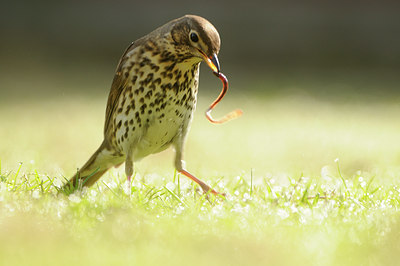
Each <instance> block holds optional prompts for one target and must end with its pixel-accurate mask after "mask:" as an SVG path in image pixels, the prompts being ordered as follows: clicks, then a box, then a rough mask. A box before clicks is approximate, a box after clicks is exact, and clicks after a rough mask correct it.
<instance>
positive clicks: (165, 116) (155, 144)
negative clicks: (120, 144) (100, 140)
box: [123, 105, 192, 160]
mask: <svg viewBox="0 0 400 266" xmlns="http://www.w3.org/2000/svg"><path fill="white" fill-rule="evenodd" d="M191 117H192V111H191V110H186V109H184V108H181V107H180V106H179V107H177V106H175V105H172V106H167V107H166V108H165V109H164V110H163V111H161V112H158V113H157V112H156V113H152V114H150V115H149V114H143V115H141V120H142V121H143V123H142V126H141V127H140V128H139V130H136V131H134V132H132V133H131V134H128V138H127V141H126V144H127V145H126V147H124V148H123V149H124V150H125V151H126V152H131V154H132V157H133V158H134V160H140V159H142V158H144V157H146V156H147V155H150V154H154V153H158V152H161V151H163V150H165V149H167V148H168V147H169V146H170V145H171V144H172V143H173V142H174V139H175V138H176V137H177V136H178V135H179V134H182V128H183V127H185V126H187V125H188V124H189V123H190V120H191Z"/></svg>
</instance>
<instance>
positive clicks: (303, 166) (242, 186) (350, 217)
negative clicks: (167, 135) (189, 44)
mask: <svg viewBox="0 0 400 266" xmlns="http://www.w3.org/2000/svg"><path fill="white" fill-rule="evenodd" d="M206 84H208V85H209V84H211V85H212V86H216V87H217V89H216V91H215V92H212V91H211V90H210V89H208V91H206V92H204V91H203V92H200V98H199V105H198V108H197V111H196V115H195V119H194V121H193V125H192V127H191V131H190V134H189V138H188V142H187V144H186V156H185V158H186V162H187V168H188V170H189V171H191V172H192V173H194V174H196V175H197V176H198V177H200V178H201V179H204V180H205V181H206V182H207V183H209V184H210V185H212V186H213V187H215V188H216V189H217V190H219V191H221V192H225V193H226V194H227V197H226V199H222V198H215V197H213V196H207V195H203V194H202V193H201V192H200V191H199V190H198V188H197V186H195V185H194V184H193V183H192V182H189V180H187V178H185V177H183V176H180V175H178V174H176V173H175V172H174V169H173V167H172V165H173V164H172V160H173V151H171V150H167V151H165V152H163V153H160V154H157V155H153V156H150V157H148V158H146V159H144V160H143V161H141V162H139V163H137V164H136V165H135V172H136V174H135V179H134V181H133V186H132V191H131V193H129V191H127V184H126V182H125V176H124V171H123V167H120V168H118V169H112V170H110V171H109V172H108V173H107V174H106V175H105V176H104V177H103V178H102V179H101V180H100V181H99V182H98V183H97V184H96V185H95V186H94V187H92V188H89V189H87V190H84V191H83V192H77V193H75V194H72V195H69V196H67V195H64V194H63V193H62V192H60V186H61V185H62V183H63V182H64V179H65V178H68V177H69V176H70V175H71V174H73V173H74V171H75V170H76V168H78V167H80V166H82V164H83V163H84V162H85V160H87V159H88V158H89V156H90V155H91V152H94V150H95V149H96V148H97V146H98V145H99V144H100V142H101V140H102V126H103V122H104V121H103V119H104V110H105V102H106V96H107V92H106V90H104V91H101V92H100V93H98V94H95V96H93V94H94V93H93V91H94V90H91V92H92V93H93V94H91V93H86V94H82V93H77V92H74V93H69V94H66V95H64V94H59V95H55V96H54V95H52V96H46V97H44V98H41V97H40V96H39V97H32V98H26V99H18V100H16V97H15V96H12V97H11V96H10V99H12V100H9V101H6V100H4V99H3V100H2V101H1V105H0V117H1V130H0V140H1V145H0V160H1V166H0V264H1V265H72V264H79V265H118V264H129V265H397V262H398V259H399V255H398V254H399V251H400V250H399V249H400V248H399V247H400V242H399V237H400V235H399V229H400V215H399V212H398V209H399V207H400V180H399V177H400V142H399V135H400V123H399V122H398V121H399V117H400V104H399V101H398V98H399V97H398V96H396V95H397V94H393V95H394V96H385V97H383V96H382V95H379V94H371V95H370V96H369V97H367V96H366V95H365V94H358V92H357V84H358V83H357V82H354V81H353V82H349V83H348V84H344V83H343V82H338V83H332V82H331V80H327V81H326V84H329V86H330V87H329V89H330V90H332V94H333V96H332V95H330V94H329V93H326V94H325V95H323V94H321V93H320V92H317V91H318V89H317V87H318V86H320V85H321V84H320V83H318V82H316V81H312V82H310V81H309V80H308V81H307V80H306V81H304V83H300V84H299V85H298V87H293V86H292V85H291V84H290V82H288V83H285V84H283V85H282V84H276V83H263V82H259V83H256V82H254V84H250V85H249V86H252V87H253V88H254V90H253V91H252V92H251V93H250V92H249V93H246V91H245V90H244V89H243V90H241V91H239V90H238V88H236V90H235V86H234V84H235V83H231V87H232V91H230V92H228V94H227V96H226V98H225V99H224V100H223V101H222V102H221V103H220V105H218V107H217V108H216V110H215V111H214V113H213V114H214V116H215V117H218V115H222V114H224V113H225V112H228V111H230V110H231V109H235V108H237V107H239V108H241V109H242V110H243V111H244V115H243V117H241V118H239V119H237V120H234V121H231V122H229V123H227V124H224V125H218V126H216V125H212V124H210V123H209V122H208V121H207V120H206V119H205V117H204V111H205V109H206V107H207V105H208V104H209V103H210V102H211V101H212V100H213V99H214V98H215V97H216V96H217V94H218V92H219V91H217V90H219V87H218V86H220V85H219V83H218V82H215V83H212V82H211V83H206ZM239 84H240V83H239ZM355 84H356V85H355ZM368 84H369V86H370V88H368V89H370V91H374V89H376V91H378V89H379V88H378V86H379V85H378V84H379V82H375V83H368ZM397 84H398V83H397ZM358 85H359V84H358ZM275 86H276V87H280V88H281V89H282V91H280V92H276V91H274V92H271V90H272V88H273V87H275ZM343 86H349V88H350V90H351V92H346V93H345V94H342V93H341V92H343V90H344V89H343ZM200 87H202V84H201V85H200ZM310 87H313V88H312V89H310V90H308V89H305V88H310ZM68 89H69V88H65V91H68ZM324 89H326V88H324ZM337 91H339V92H337ZM314 92H315V93H314ZM325 92H326V90H325Z"/></svg>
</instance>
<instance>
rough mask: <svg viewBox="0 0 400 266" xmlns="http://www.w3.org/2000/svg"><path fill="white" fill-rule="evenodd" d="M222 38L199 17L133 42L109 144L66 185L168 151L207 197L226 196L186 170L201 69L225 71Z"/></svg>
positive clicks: (110, 104) (111, 111) (115, 89)
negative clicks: (186, 148) (204, 66)
mask: <svg viewBox="0 0 400 266" xmlns="http://www.w3.org/2000/svg"><path fill="white" fill-rule="evenodd" d="M220 45H221V40H220V36H219V33H218V31H217V30H216V28H215V27H214V26H213V25H212V24H211V23H210V22H209V21H208V20H206V19H205V18H203V17H200V16H196V15H185V16H183V17H180V18H177V19H174V20H172V21H170V22H167V23H166V24H164V25H163V26H161V27H159V28H157V29H155V30H154V31H152V32H150V33H149V34H147V35H145V36H144V37H142V38H139V39H138V40H136V41H134V42H132V43H131V44H130V45H129V46H128V48H127V49H126V50H125V52H124V53H123V55H122V57H121V58H120V60H119V63H118V66H117V68H116V71H115V75H114V78H113V81H112V85H111V89H110V93H109V96H108V101H107V107H106V115H105V124H104V140H103V142H102V143H101V145H100V147H99V148H98V149H97V150H96V151H95V152H94V154H93V155H92V156H91V157H90V159H89V160H88V161H87V162H86V163H85V164H84V165H83V166H82V167H81V168H80V169H78V171H77V172H76V174H74V175H73V176H72V178H71V179H70V180H69V181H68V182H67V183H66V184H65V186H64V187H66V188H68V190H69V191H71V192H72V191H74V190H76V189H77V188H79V187H80V188H81V187H83V186H91V185H93V184H94V183H95V182H96V181H97V180H98V179H99V178H100V177H101V176H102V175H103V174H104V173H105V172H106V171H107V170H108V169H109V168H111V167H118V166H119V165H121V164H122V163H125V174H126V177H127V181H128V184H129V188H130V184H131V178H132V175H133V163H134V162H137V161H140V160H141V159H143V158H145V157H146V156H148V155H150V154H155V153H158V152H161V151H163V150H165V149H167V148H169V147H171V146H172V147H173V148H174V150H175V158H174V166H175V169H176V170H177V171H178V172H179V173H181V174H183V175H185V176H187V177H188V178H190V179H191V180H192V181H194V182H196V183H197V184H198V185H199V186H200V187H201V188H202V190H203V192H204V193H212V194H214V195H223V194H221V193H219V192H217V191H215V190H214V189H213V188H211V187H210V186H209V185H207V184H206V183H205V182H203V181H201V180H200V179H198V178H197V177H195V176H194V175H193V174H191V173H190V172H189V171H187V170H186V166H185V161H184V159H183V153H184V146H185V141H186V138H187V135H188V132H189V129H190V124H191V122H192V119H193V114H194V111H195V108H196V103H197V92H198V85H199V66H200V63H201V62H202V61H205V62H206V63H207V65H208V66H209V67H210V68H211V70H212V71H213V72H214V74H218V73H220V65H219V61H218V53H219V50H220Z"/></svg>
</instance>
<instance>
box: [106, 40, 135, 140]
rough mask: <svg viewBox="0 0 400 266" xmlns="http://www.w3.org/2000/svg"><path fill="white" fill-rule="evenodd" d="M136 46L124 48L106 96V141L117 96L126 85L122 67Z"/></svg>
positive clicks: (132, 44)
mask: <svg viewBox="0 0 400 266" xmlns="http://www.w3.org/2000/svg"><path fill="white" fill-rule="evenodd" d="M135 48H136V45H135V42H133V43H131V45H129V46H128V48H126V50H125V52H124V54H123V55H122V57H121V59H120V60H119V63H118V67H117V70H116V71H115V76H114V79H113V82H112V85H111V90H110V94H109V95H108V101H107V109H106V121H105V123H104V138H105V139H107V132H108V130H110V126H111V125H110V124H111V120H112V116H113V113H114V112H115V110H116V109H117V105H118V100H119V96H120V95H121V93H122V91H123V90H124V88H125V87H126V83H127V81H128V79H127V78H126V77H124V75H122V67H123V65H124V64H125V62H126V60H127V59H128V58H126V54H127V53H128V52H129V51H131V50H133V49H135Z"/></svg>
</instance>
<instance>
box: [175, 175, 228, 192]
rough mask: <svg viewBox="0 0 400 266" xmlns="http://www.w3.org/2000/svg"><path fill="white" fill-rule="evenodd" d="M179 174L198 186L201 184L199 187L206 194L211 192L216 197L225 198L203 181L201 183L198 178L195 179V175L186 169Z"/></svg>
mask: <svg viewBox="0 0 400 266" xmlns="http://www.w3.org/2000/svg"><path fill="white" fill-rule="evenodd" d="M178 171H179V173H181V174H183V175H185V176H187V177H189V178H190V179H192V180H193V181H194V182H196V183H197V184H199V186H200V187H201V189H202V190H203V191H204V193H208V191H210V192H211V193H212V194H213V195H215V196H223V197H225V195H224V194H222V193H219V192H217V191H215V190H214V189H212V188H210V186H208V185H207V184H206V183H204V182H203V181H201V180H200V179H198V178H197V177H195V176H194V175H192V174H191V173H189V172H188V171H186V170H185V169H181V170H178Z"/></svg>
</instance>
